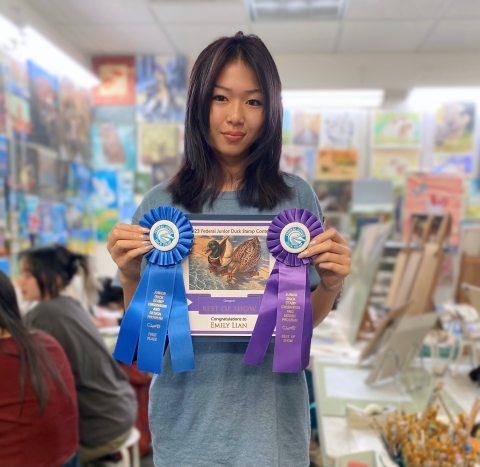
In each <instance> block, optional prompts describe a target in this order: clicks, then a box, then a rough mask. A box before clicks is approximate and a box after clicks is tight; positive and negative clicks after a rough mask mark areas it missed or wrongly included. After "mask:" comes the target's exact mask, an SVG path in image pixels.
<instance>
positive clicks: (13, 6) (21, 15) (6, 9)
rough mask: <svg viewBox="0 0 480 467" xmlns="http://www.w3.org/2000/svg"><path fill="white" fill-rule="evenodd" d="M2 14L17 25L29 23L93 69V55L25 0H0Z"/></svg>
mask: <svg viewBox="0 0 480 467" xmlns="http://www.w3.org/2000/svg"><path fill="white" fill-rule="evenodd" d="M100 1H101V0H100ZM0 14H2V15H3V16H5V17H6V18H8V19H9V20H10V21H11V22H12V23H15V24H17V26H24V25H26V24H29V25H30V26H32V27H33V28H35V29H36V30H37V31H38V32H40V33H42V34H43V35H44V36H45V37H46V38H48V39H49V40H50V41H51V42H53V43H54V44H55V45H56V46H57V47H58V48H60V49H62V50H63V51H64V52H65V53H67V54H68V55H70V56H71V57H72V58H73V59H75V60H76V61H77V62H79V63H80V64H81V65H83V66H84V67H85V68H87V69H89V70H91V69H92V67H91V57H89V56H88V55H87V54H85V53H83V52H81V51H80V50H79V49H78V48H77V47H75V46H74V45H73V44H72V43H71V42H70V41H69V40H68V39H66V38H65V37H64V36H63V35H62V34H60V33H59V32H58V31H57V30H56V28H55V26H53V25H52V24H51V23H49V22H48V21H47V20H45V19H44V18H43V17H42V16H41V15H39V14H38V13H37V12H36V11H35V10H33V9H32V8H31V7H30V6H29V5H28V4H27V3H26V2H25V1H24V0H0Z"/></svg>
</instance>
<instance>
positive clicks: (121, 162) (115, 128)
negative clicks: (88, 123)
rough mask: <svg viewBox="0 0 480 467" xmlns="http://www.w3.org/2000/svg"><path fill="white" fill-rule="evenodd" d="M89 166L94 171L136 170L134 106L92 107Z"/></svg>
mask: <svg viewBox="0 0 480 467" xmlns="http://www.w3.org/2000/svg"><path fill="white" fill-rule="evenodd" d="M92 166H93V169H94V170H104V169H118V170H135V168H136V126H135V108H134V107H97V108H95V109H94V113H93V125H92Z"/></svg>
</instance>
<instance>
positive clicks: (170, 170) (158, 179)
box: [152, 164, 178, 186]
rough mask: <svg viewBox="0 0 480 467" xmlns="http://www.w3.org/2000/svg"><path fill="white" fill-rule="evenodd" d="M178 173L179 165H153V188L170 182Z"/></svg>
mask: <svg viewBox="0 0 480 467" xmlns="http://www.w3.org/2000/svg"><path fill="white" fill-rule="evenodd" d="M177 171H178V166H177V165H172V164H153V165H152V186H156V185H158V184H160V183H163V182H166V181H167V180H170V179H171V178H172V177H173V176H174V175H175V174H176V173H177Z"/></svg>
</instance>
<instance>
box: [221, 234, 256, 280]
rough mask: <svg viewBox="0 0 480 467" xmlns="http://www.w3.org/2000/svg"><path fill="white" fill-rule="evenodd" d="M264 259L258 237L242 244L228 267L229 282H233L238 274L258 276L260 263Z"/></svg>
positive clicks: (236, 249) (234, 253)
mask: <svg viewBox="0 0 480 467" xmlns="http://www.w3.org/2000/svg"><path fill="white" fill-rule="evenodd" d="M261 257H262V248H261V245H260V240H259V239H258V237H253V238H251V239H249V240H246V241H245V242H243V243H240V245H238V247H237V248H235V250H234V252H233V257H232V261H231V262H230V264H229V265H228V267H227V271H226V274H227V281H228V282H231V281H232V280H233V277H234V276H235V274H237V273H246V272H249V273H250V277H254V276H258V275H259V274H258V269H257V268H258V263H259V262H260V258H261Z"/></svg>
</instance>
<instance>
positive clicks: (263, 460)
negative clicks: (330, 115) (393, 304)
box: [108, 33, 350, 467]
mask: <svg viewBox="0 0 480 467" xmlns="http://www.w3.org/2000/svg"><path fill="white" fill-rule="evenodd" d="M281 144H282V102H281V83H280V77H279V75H278V72H277V68H276V66H275V62H274V61H273V59H272V57H271V55H270V53H269V52H268V50H267V48H266V47H265V45H264V44H263V42H262V41H261V40H260V39H259V38H258V37H256V36H244V35H243V34H242V33H238V34H237V35H236V36H235V37H229V38H222V39H219V40H217V41H215V42H213V43H212V44H210V45H209V46H208V47H207V48H206V49H205V50H204V51H203V52H202V53H201V54H200V56H199V57H198V59H197V61H196V63H195V65H194V67H193V70H192V75H191V78H190V86H189V91H188V101H187V115H186V123H185V159H184V162H183V165H182V167H181V169H180V171H179V173H178V174H177V175H176V177H175V178H174V179H173V180H172V182H171V183H169V184H166V183H162V184H160V185H158V186H156V187H155V188H153V189H152V190H151V191H150V192H149V193H148V194H147V195H146V197H145V199H144V200H143V202H142V203H141V205H140V207H139V209H138V211H137V212H136V214H135V216H134V218H133V224H138V222H139V220H140V219H141V218H142V216H143V215H144V213H146V212H148V211H149V210H150V209H152V208H155V207H158V206H162V205H169V206H175V207H177V208H179V209H181V210H182V211H183V212H185V213H198V212H203V213H205V214H215V215H216V216H218V217H220V218H221V216H222V215H226V214H243V215H244V214H248V215H255V214H258V213H262V214H273V215H275V214H278V213H279V212H281V211H282V210H284V209H289V208H305V209H308V210H309V211H311V212H313V213H314V214H315V215H317V216H318V217H319V218H321V217H322V213H321V209H320V206H319V203H318V199H317V197H316V196H315V193H314V192H313V190H312V188H311V187H310V185H308V184H307V183H306V182H304V181H303V180H301V179H300V178H298V177H295V176H288V175H286V174H283V173H281V172H280V170H279V162H280V153H281ZM108 248H109V251H110V253H111V255H112V258H113V259H114V261H115V262H116V263H117V265H118V267H119V271H120V275H119V278H120V281H121V283H122V285H123V289H124V292H125V304H126V305H128V304H129V302H130V300H131V298H132V295H133V293H134V291H135V289H136V287H137V284H138V282H139V280H140V275H141V260H142V255H143V254H144V253H146V252H147V251H149V250H150V249H151V248H152V246H151V245H150V243H149V241H148V235H147V230H146V229H144V228H141V227H139V226H137V225H126V224H118V225H117V226H116V227H115V228H114V230H113V231H112V232H111V234H110V237H109V242H108ZM303 255H308V256H310V255H318V256H317V258H316V259H315V261H314V264H315V266H316V269H317V271H318V273H319V275H320V279H321V285H319V286H318V288H317V289H316V290H315V291H314V292H313V293H312V300H313V308H314V311H313V313H314V325H315V326H316V325H317V324H319V323H320V322H321V321H322V320H323V319H324V318H325V316H326V315H327V314H328V313H329V311H330V310H331V307H332V304H333V302H334V300H335V297H336V296H337V294H338V293H339V291H340V290H341V288H342V283H343V279H344V278H345V276H346V275H347V274H348V273H349V270H350V250H349V249H348V248H347V246H346V244H345V241H344V240H343V239H342V238H341V237H340V236H339V234H338V233H337V232H336V231H335V230H328V231H326V232H325V233H323V234H321V235H319V236H318V237H316V238H314V239H313V241H312V243H311V246H310V247H309V248H308V250H306V251H305V252H304V253H303ZM246 345H247V344H245V343H212V342H196V343H195V344H194V351H195V364H196V369H195V371H190V372H186V373H173V372H172V368H171V362H170V359H169V358H166V359H165V360H164V362H165V363H164V368H163V373H162V375H157V376H155V377H154V379H153V381H152V386H151V388H150V429H151V431H152V439H153V449H154V462H155V466H156V467H171V466H180V465H181V466H182V467H192V466H195V467H200V466H202V467H207V466H208V467H216V466H231V467H252V466H262V467H306V466H308V465H309V458H308V448H309V430H310V424H309V407H308V394H307V386H306V382H305V375H304V373H298V374H282V373H273V372H272V359H273V347H272V346H271V347H270V348H269V350H268V353H267V356H266V358H265V360H264V362H263V364H262V365H261V366H259V367H255V366H250V365H245V364H243V363H242V359H243V355H244V353H245V349H246Z"/></svg>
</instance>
